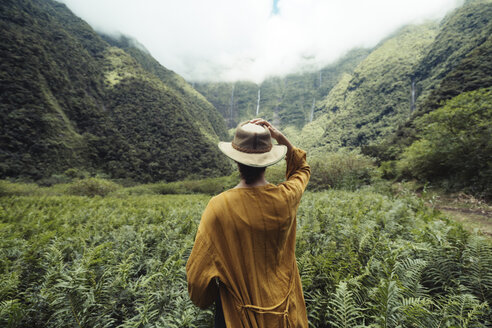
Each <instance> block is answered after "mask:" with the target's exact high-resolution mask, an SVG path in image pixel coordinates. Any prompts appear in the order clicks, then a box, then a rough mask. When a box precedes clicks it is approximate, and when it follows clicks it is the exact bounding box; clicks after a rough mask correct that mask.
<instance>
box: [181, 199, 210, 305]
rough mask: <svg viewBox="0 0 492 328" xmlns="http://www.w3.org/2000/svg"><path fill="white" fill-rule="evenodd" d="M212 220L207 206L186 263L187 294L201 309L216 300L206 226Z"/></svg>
mask: <svg viewBox="0 0 492 328" xmlns="http://www.w3.org/2000/svg"><path fill="white" fill-rule="evenodd" d="M213 219H214V218H213V211H212V209H211V206H207V208H206V209H205V211H204V213H203V215H202V219H201V221H200V226H199V228H198V232H197V234H196V237H195V244H194V245H193V249H192V251H191V254H190V257H189V258H188V262H187V263H186V275H187V280H188V292H189V294H190V298H191V301H192V302H193V303H194V304H195V305H196V306H198V307H200V308H202V309H203V308H206V307H208V306H210V305H211V304H212V303H213V302H214V301H215V299H216V298H217V293H218V287H217V284H216V282H215V278H216V277H217V275H218V274H217V268H216V261H215V252H214V247H213V245H212V243H211V242H210V240H209V238H210V236H209V234H208V232H207V226H208V225H210V222H211V221H213Z"/></svg>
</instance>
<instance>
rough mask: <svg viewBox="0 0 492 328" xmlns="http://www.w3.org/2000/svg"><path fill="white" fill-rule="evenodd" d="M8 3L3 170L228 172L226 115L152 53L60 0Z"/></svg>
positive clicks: (2, 76) (166, 174)
mask: <svg viewBox="0 0 492 328" xmlns="http://www.w3.org/2000/svg"><path fill="white" fill-rule="evenodd" d="M0 12H1V13H2V15H1V16H0V30H1V31H2V33H1V35H0V58H1V61H0V65H1V70H0V88H1V90H2V93H1V95H0V98H1V99H0V118H1V119H0V122H1V123H0V124H1V130H0V177H3V178H4V177H19V176H23V177H28V178H31V179H40V178H43V177H47V176H50V175H52V174H57V173H60V172H63V171H64V170H66V169H68V168H78V169H82V170H87V171H91V172H104V173H106V174H109V175H110V176H112V177H115V178H133V179H136V180H141V181H149V180H161V179H165V180H176V179H180V178H183V177H185V176H188V175H190V174H197V175H214V174H221V173H225V172H227V171H228V169H229V166H228V163H226V162H225V161H222V160H218V159H217V158H219V159H221V157H220V156H217V155H218V154H219V153H218V151H217V149H216V146H215V144H214V143H215V142H216V141H217V140H218V136H221V137H224V136H225V135H226V131H225V126H224V124H223V122H222V121H221V118H220V115H219V114H218V113H217V112H216V111H215V109H214V108H213V107H212V105H210V104H209V103H208V102H207V101H206V100H205V99H204V98H203V97H201V96H200V95H199V94H198V93H196V92H195V91H194V90H192V88H191V87H190V86H188V85H187V84H186V83H185V82H184V81H183V79H181V78H180V77H178V76H177V75H176V74H174V73H173V72H171V71H168V70H166V69H165V68H163V67H162V66H160V65H159V64H158V63H156V62H155V61H154V60H153V59H152V58H151V57H150V55H148V54H145V53H144V52H141V51H140V53H139V52H138V51H137V50H136V49H127V51H128V52H125V51H124V50H123V49H121V48H118V47H115V46H111V45H110V44H108V43H107V42H105V41H104V40H103V39H102V38H101V37H100V36H98V35H97V34H96V33H95V32H94V31H93V30H92V29H91V28H90V27H89V25H87V24H86V23H85V22H84V21H82V20H80V19H79V18H77V17H76V16H75V15H73V14H72V13H71V12H70V11H69V10H68V9H67V8H66V7H65V6H64V5H62V4H59V3H57V2H54V1H38V0H22V1H3V2H2V3H1V4H0Z"/></svg>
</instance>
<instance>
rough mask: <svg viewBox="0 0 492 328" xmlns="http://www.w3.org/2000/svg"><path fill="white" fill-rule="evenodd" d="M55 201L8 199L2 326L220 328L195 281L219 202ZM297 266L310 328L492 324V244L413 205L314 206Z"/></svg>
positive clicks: (0, 203)
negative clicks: (189, 265) (192, 297)
mask: <svg viewBox="0 0 492 328" xmlns="http://www.w3.org/2000/svg"><path fill="white" fill-rule="evenodd" d="M53 189H56V186H55V187H51V188H44V189H43V190H42V191H40V190H38V191H35V193H39V194H38V196H33V195H29V190H28V189H27V188H24V187H22V186H18V185H13V184H8V185H5V184H4V185H2V188H1V190H3V195H7V194H8V195H10V196H3V197H1V198H0V244H1V246H0V280H1V283H0V314H1V315H0V325H2V326H5V327H67V326H75V327H86V326H88V327H108V326H111V327H116V326H119V327H143V326H146V327H212V325H213V323H212V311H201V310H199V309H198V308H196V307H194V306H193V305H192V304H191V302H190V301H189V298H188V295H187V288H186V279H185V271H184V264H185V262H186V259H187V257H188V255H189V252H190V250H191V247H192V244H193V238H194V234H195V233H196V229H197V226H198V222H199V219H200V215H201V212H202V210H203V209H204V207H205V205H206V203H207V201H208V199H209V196H203V195H186V196H172V195H167V196H150V195H143V196H127V194H126V193H124V192H123V193H122V191H123V190H125V189H121V188H120V189H118V190H114V191H113V192H112V193H109V194H108V196H106V197H100V196H96V197H85V196H66V195H65V196H64V195H61V196H47V194H49V193H50V192H60V190H58V191H55V190H53ZM86 190H90V188H89V189H86ZM31 192H32V191H31ZM22 193H23V194H24V196H19V195H17V196H16V195H15V194H22ZM297 258H298V265H299V269H300V272H301V277H302V282H303V288H304V292H305V295H306V302H307V306H308V313H309V320H310V324H311V326H312V327H355V326H356V325H361V326H365V327H487V326H488V325H490V324H491V322H490V315H491V312H490V311H491V310H490V304H489V302H490V300H491V298H492V294H491V293H492V276H491V272H492V262H491V259H492V244H491V243H490V240H486V239H485V238H484V237H481V236H477V235H471V234H469V233H467V232H465V231H464V230H463V229H462V228H461V227H460V226H458V225H456V224H453V223H451V222H449V221H448V220H447V219H446V218H444V217H443V216H442V215H440V214H439V213H438V212H435V211H434V210H433V209H431V208H428V207H426V206H424V204H423V202H422V201H421V200H419V199H417V198H414V197H413V196H404V197H400V198H393V197H392V196H385V195H382V194H377V193H374V192H372V191H370V190H366V191H358V192H348V191H336V190H333V191H328V192H320V193H309V192H308V193H307V194H305V195H304V197H303V201H302V204H301V206H300V209H299V213H298V240H297Z"/></svg>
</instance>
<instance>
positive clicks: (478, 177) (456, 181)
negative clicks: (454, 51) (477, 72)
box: [397, 88, 492, 197]
mask: <svg viewBox="0 0 492 328" xmlns="http://www.w3.org/2000/svg"><path fill="white" fill-rule="evenodd" d="M416 123H417V125H418V127H419V128H420V129H421V130H422V131H423V133H422V135H421V138H420V140H417V141H415V142H414V143H413V144H412V145H411V146H410V147H408V148H407V149H406V150H405V151H404V153H403V154H402V156H401V159H400V161H399V162H398V164H397V169H398V172H399V176H400V178H417V179H420V180H427V181H436V182H442V183H445V184H446V185H447V186H448V187H449V188H452V189H458V188H459V189H465V190H469V191H472V192H475V193H482V194H483V196H486V197H492V189H491V187H490V186H491V185H492V166H491V164H492V156H491V154H492V89H490V88H488V89H480V90H477V91H472V92H466V93H462V94H461V95H459V96H457V97H455V98H453V99H451V100H449V101H447V102H446V103H445V104H444V105H443V106H442V107H441V108H439V109H436V110H435V111H433V112H431V113H429V114H426V115H424V116H422V117H421V118H420V119H418V120H417V122H416Z"/></svg>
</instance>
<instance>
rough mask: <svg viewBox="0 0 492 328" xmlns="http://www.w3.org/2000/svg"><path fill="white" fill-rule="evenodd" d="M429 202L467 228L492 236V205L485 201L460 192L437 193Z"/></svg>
mask: <svg viewBox="0 0 492 328" xmlns="http://www.w3.org/2000/svg"><path fill="white" fill-rule="evenodd" d="M427 203H428V204H429V206H433V207H434V208H436V209H438V210H440V211H441V212H442V213H443V214H444V215H446V216H447V217H448V218H450V219H452V220H455V221H458V222H461V223H462V224H463V227H464V228H465V229H467V230H469V231H478V232H481V233H483V234H484V235H487V236H489V237H492V206H491V205H489V204H487V203H485V202H484V201H482V200H478V199H476V198H474V197H473V196H470V195H466V194H463V193H459V194H451V195H437V196H434V197H432V199H430V200H427Z"/></svg>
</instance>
